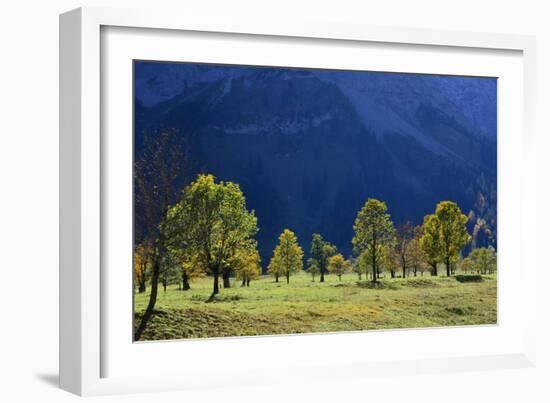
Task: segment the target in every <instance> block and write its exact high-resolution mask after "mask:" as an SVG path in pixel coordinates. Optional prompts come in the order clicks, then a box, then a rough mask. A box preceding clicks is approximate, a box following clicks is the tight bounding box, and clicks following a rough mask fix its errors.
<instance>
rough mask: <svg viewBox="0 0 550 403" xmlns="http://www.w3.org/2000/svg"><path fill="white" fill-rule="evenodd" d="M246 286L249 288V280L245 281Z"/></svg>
mask: <svg viewBox="0 0 550 403" xmlns="http://www.w3.org/2000/svg"><path fill="white" fill-rule="evenodd" d="M246 286H247V287H250V279H249V278H247V279H246Z"/></svg>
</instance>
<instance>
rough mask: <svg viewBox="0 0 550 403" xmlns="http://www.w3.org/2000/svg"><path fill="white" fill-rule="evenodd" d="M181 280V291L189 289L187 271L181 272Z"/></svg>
mask: <svg viewBox="0 0 550 403" xmlns="http://www.w3.org/2000/svg"><path fill="white" fill-rule="evenodd" d="M181 282H182V287H181V289H182V290H183V291H187V290H190V289H191V286H190V285H189V276H188V275H187V272H185V271H184V272H183V273H182V274H181Z"/></svg>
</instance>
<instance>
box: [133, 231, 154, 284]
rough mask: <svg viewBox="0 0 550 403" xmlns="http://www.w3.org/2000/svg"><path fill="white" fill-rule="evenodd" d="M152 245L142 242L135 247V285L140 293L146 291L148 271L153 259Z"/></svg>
mask: <svg viewBox="0 0 550 403" xmlns="http://www.w3.org/2000/svg"><path fill="white" fill-rule="evenodd" d="M151 252H152V251H151V247H150V245H149V244H148V243H147V242H142V243H141V244H139V245H137V246H136V247H135V248H134V286H135V287H137V289H138V292H139V293H144V292H145V291H146V288H147V287H146V284H147V277H148V271H149V267H150V261H151Z"/></svg>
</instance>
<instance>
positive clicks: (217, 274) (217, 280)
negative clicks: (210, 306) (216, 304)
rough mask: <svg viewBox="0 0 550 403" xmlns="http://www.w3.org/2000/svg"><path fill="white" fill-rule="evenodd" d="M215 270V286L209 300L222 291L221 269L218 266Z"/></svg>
mask: <svg viewBox="0 0 550 403" xmlns="http://www.w3.org/2000/svg"><path fill="white" fill-rule="evenodd" d="M213 272H214V287H213V289H212V295H211V296H210V298H209V299H208V301H212V300H213V299H214V297H215V296H216V295H218V294H219V293H220V271H219V269H218V268H216V269H215V270H213Z"/></svg>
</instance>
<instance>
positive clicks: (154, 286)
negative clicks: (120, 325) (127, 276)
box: [134, 256, 160, 341]
mask: <svg viewBox="0 0 550 403" xmlns="http://www.w3.org/2000/svg"><path fill="white" fill-rule="evenodd" d="M159 260H160V257H159V256H155V258H154V261H153V275H152V276H151V295H150V296H149V303H148V304H147V308H146V309H145V313H144V314H143V316H142V317H141V322H140V323H139V326H138V328H137V330H136V332H135V334H134V341H138V340H139V339H140V338H141V335H142V334H143V331H144V330H145V326H147V323H148V322H149V319H151V315H152V314H153V308H154V307H155V304H156V302H157V293H158V284H159V276H160V261H159Z"/></svg>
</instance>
